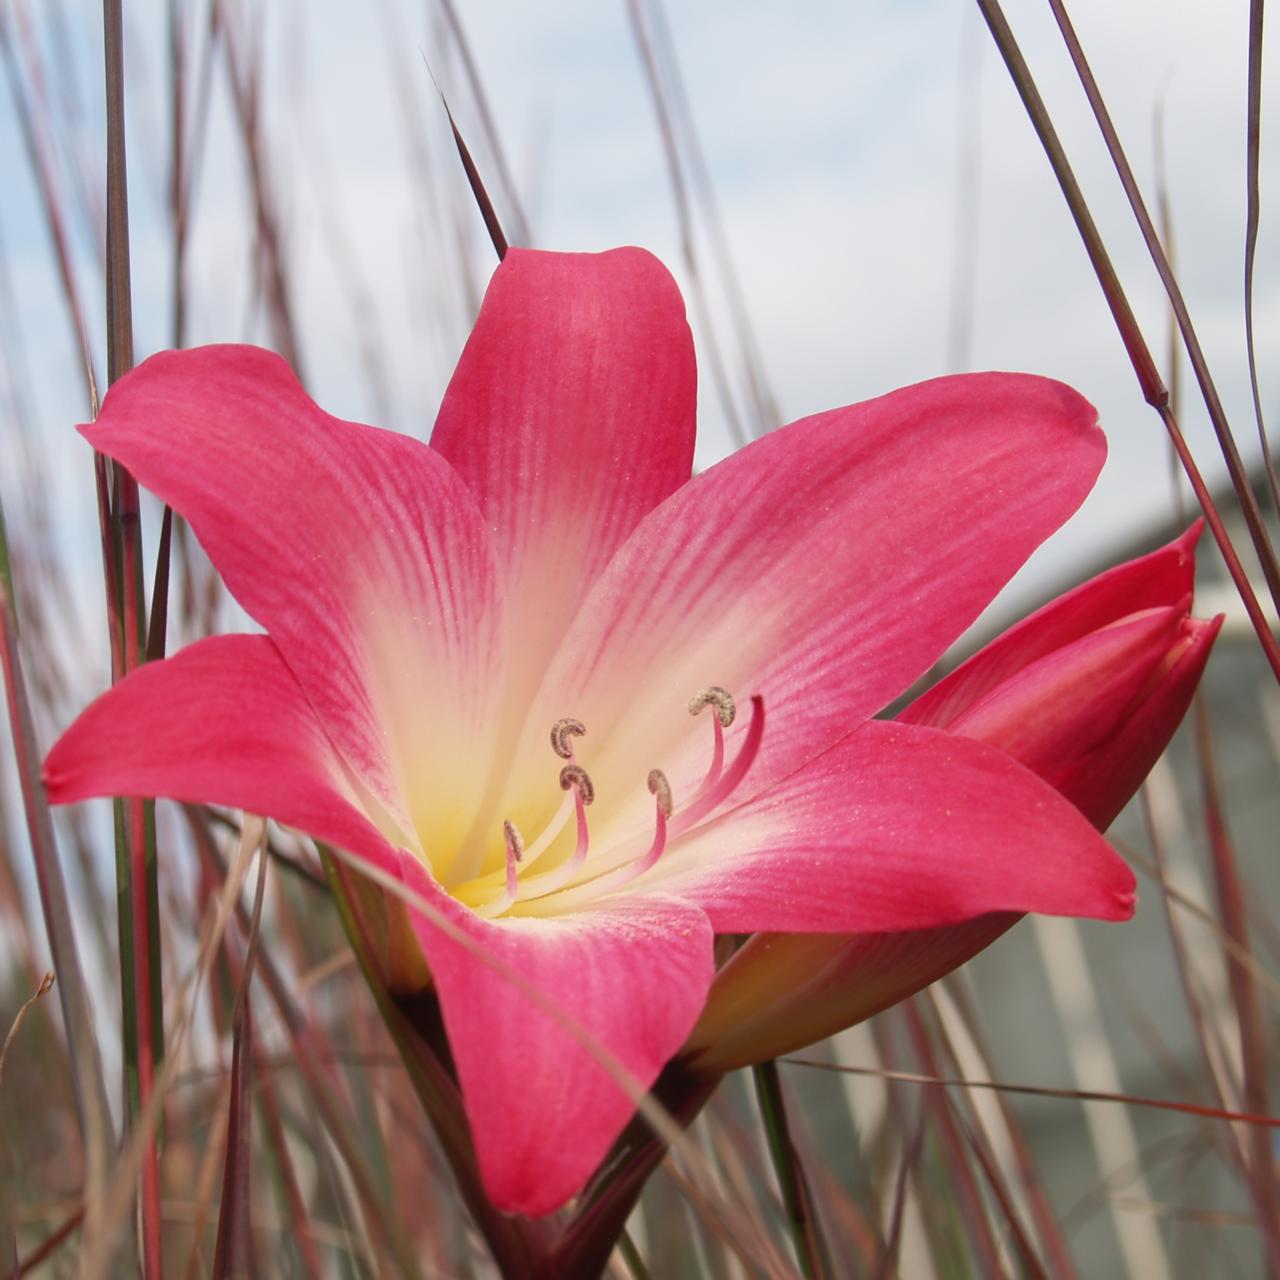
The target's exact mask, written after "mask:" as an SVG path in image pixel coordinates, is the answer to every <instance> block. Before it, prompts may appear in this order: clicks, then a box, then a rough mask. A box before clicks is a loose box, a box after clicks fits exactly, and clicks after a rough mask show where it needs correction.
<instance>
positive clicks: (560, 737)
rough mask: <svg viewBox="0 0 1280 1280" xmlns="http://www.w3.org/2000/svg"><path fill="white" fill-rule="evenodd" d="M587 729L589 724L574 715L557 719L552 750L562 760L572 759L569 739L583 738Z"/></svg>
mask: <svg viewBox="0 0 1280 1280" xmlns="http://www.w3.org/2000/svg"><path fill="white" fill-rule="evenodd" d="M586 731H587V726H586V725H584V724H583V723H582V721H581V720H575V719H573V717H572V716H565V718H564V719H563V720H557V721H556V722H555V724H553V725H552V726H551V750H552V751H554V752H555V753H556V755H558V756H559V757H560V759H561V760H572V759H573V745H572V744H571V743H570V742H569V739H570V738H581V737H582V735H583V734H584V733H586ZM566 789H567V788H566ZM587 803H588V804H590V803H591V802H590V801H589V800H588V801H587Z"/></svg>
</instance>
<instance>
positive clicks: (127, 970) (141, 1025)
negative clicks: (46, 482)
mask: <svg viewBox="0 0 1280 1280" xmlns="http://www.w3.org/2000/svg"><path fill="white" fill-rule="evenodd" d="M102 23H103V53H104V58H105V63H106V119H107V253H106V292H107V380H108V382H115V381H116V379H117V378H120V377H122V376H123V375H124V374H125V373H127V372H128V371H129V369H131V368H132V367H133V302H132V285H131V278H130V269H129V187H128V167H127V160H126V155H125V120H124V29H123V20H122V14H121V4H120V0H103V8H102ZM110 474H111V477H112V481H113V492H112V498H113V501H112V503H111V507H110V521H109V525H110V531H111V534H112V548H113V551H114V552H115V553H116V554H115V555H114V557H113V558H114V560H115V564H116V565H117V566H118V569H119V585H120V589H121V601H120V624H121V627H122V629H123V635H122V641H123V643H122V644H121V645H120V647H119V649H118V650H117V656H118V658H120V659H122V666H121V665H120V664H119V663H118V664H117V666H116V669H115V670H114V671H113V676H114V677H115V678H116V679H119V678H121V677H122V676H124V675H127V674H128V672H129V671H131V670H133V669H134V668H135V667H136V666H138V665H139V664H140V663H141V662H142V661H143V660H144V658H145V650H146V635H145V631H146V590H145V587H144V585H143V576H142V517H141V509H140V504H139V497H138V485H137V481H136V480H134V478H133V477H132V476H131V475H130V474H129V473H128V471H127V470H126V469H125V468H123V467H121V466H119V465H114V466H112V467H111V468H110ZM123 810H124V813H123V820H122V821H120V822H118V823H117V833H118V834H119V835H121V836H123V839H121V840H120V841H119V842H118V846H117V860H118V866H119V867H120V870H121V871H122V872H123V873H124V874H123V878H122V881H121V884H120V902H121V936H120V950H121V957H122V964H121V969H122V977H123V978H124V984H123V985H124V988H125V994H124V1007H125V1011H126V1017H125V1018H124V1023H125V1046H124V1052H125V1061H126V1064H127V1066H131V1067H132V1071H133V1073H134V1077H135V1081H136V1083H135V1086H134V1090H133V1093H134V1096H133V1097H132V1098H131V1100H130V1101H131V1105H132V1107H133V1108H136V1109H135V1110H134V1116H135V1118H136V1117H137V1116H138V1115H140V1114H141V1113H142V1112H143V1111H144V1110H145V1108H146V1106H147V1103H148V1100H149V1099H150V1097H151V1094H152V1091H153V1089H154V1084H155V1072H156V1069H157V1065H158V1063H159V1062H160V1060H161V1059H162V1058H163V1056H164V1026H163V1003H162V997H161V990H160V926H159V918H160V911H159V893H158V888H157V883H156V856H155V854H156V850H155V806H154V805H153V804H150V803H147V802H145V801H142V800H139V799H136V798H128V799H125V800H124V801H123ZM130 1033H132V1034H130ZM140 1184H141V1226H142V1263H143V1274H144V1275H145V1276H146V1277H147V1280H153V1278H155V1280H158V1277H160V1276H161V1275H162V1274H163V1263H162V1256H161V1243H160V1221H161V1219H160V1148H159V1140H158V1136H157V1134H156V1132H155V1130H152V1131H151V1133H150V1134H149V1135H148V1138H147V1142H146V1147H145V1150H144V1152H143V1159H142V1167H141V1176H140Z"/></svg>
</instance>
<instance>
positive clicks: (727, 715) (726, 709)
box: [689, 684, 738, 729]
mask: <svg viewBox="0 0 1280 1280" xmlns="http://www.w3.org/2000/svg"><path fill="white" fill-rule="evenodd" d="M707 706H711V707H715V709H716V719H717V720H719V721H720V723H721V725H723V727H724V728H726V729H727V728H728V727H729V726H730V725H731V724H732V723H733V718H734V716H736V715H737V714H738V708H737V706H736V705H735V704H734V701H733V694H731V693H730V692H729V690H728V689H722V688H721V687H720V686H719V685H718V684H713V685H709V686H708V687H707V688H705V689H702V690H700V691H699V692H697V693H695V694H694V695H693V697H692V698H690V699H689V714H690V715H691V716H696V715H697V714H698V713H699V712H700V711H701V710H702V708H703V707H707Z"/></svg>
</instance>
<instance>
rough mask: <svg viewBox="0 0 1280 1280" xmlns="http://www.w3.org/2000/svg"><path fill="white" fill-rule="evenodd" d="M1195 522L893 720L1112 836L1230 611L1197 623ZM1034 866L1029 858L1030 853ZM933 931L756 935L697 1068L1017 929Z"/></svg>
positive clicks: (1009, 637)
mask: <svg viewBox="0 0 1280 1280" xmlns="http://www.w3.org/2000/svg"><path fill="white" fill-rule="evenodd" d="M1199 536H1200V525H1199V524H1198V523H1197V524H1196V525H1195V526H1194V527H1193V528H1192V529H1190V530H1189V531H1188V532H1187V533H1185V534H1184V535H1183V536H1182V537H1180V538H1178V539H1177V540H1176V541H1174V542H1171V543H1170V544H1169V545H1168V546H1166V547H1161V548H1160V550H1158V551H1154V552H1152V553H1151V554H1150V555H1147V556H1143V557H1141V558H1140V559H1138V560H1131V561H1129V562H1128V563H1126V564H1122V565H1118V566H1116V567H1115V568H1114V569H1109V570H1107V572H1105V573H1102V574H1099V575H1098V576H1097V577H1096V578H1093V579H1091V580H1090V581H1088V582H1086V583H1084V584H1083V585H1082V586H1079V587H1077V588H1076V589H1075V590H1074V591H1069V592H1068V593H1067V594H1066V595H1064V596H1060V597H1059V598H1058V599H1057V600H1054V601H1053V602H1052V603H1050V604H1048V605H1046V606H1045V607H1044V608H1043V609H1040V610H1039V611H1037V612H1036V613H1034V614H1032V615H1031V617H1029V618H1027V619H1025V620H1024V621H1022V622H1020V623H1018V625H1017V626H1014V627H1012V628H1010V629H1009V630H1008V631H1006V632H1005V633H1004V634H1003V635H1001V636H1000V637H999V638H998V639H996V640H993V641H992V642H991V643H990V644H989V645H987V646H986V647H985V648H983V649H982V650H980V651H979V652H978V653H976V654H975V655H974V656H973V657H972V658H970V659H969V660H968V661H967V662H966V663H964V664H963V665H962V666H960V667H958V668H957V669H956V670H955V671H953V672H952V673H951V674H950V675H949V676H948V677H947V678H946V679H945V680H942V681H940V682H939V683H938V684H936V685H934V686H933V687H932V688H931V689H929V690H928V692H927V693H925V694H923V695H922V696H921V697H919V698H917V699H916V700H915V701H914V702H913V703H912V704H911V705H910V706H909V707H907V708H906V710H905V711H903V712H902V713H901V714H900V715H899V716H898V719H899V721H901V722H904V723H907V724H918V725H933V726H935V727H937V728H940V729H946V730H948V731H949V732H951V733H958V734H963V735H964V736H966V737H970V738H978V739H980V740H981V741H983V742H988V743H991V744H992V745H993V746H997V747H999V748H1001V750H1003V751H1007V752H1008V753H1009V754H1010V755H1011V756H1013V757H1014V758H1015V759H1016V760H1019V761H1021V763H1022V764H1024V765H1026V766H1027V767H1028V768H1030V769H1032V770H1034V772H1035V773H1037V774H1038V775H1039V776H1040V777H1042V778H1044V779H1045V780H1046V781H1047V782H1049V783H1051V784H1052V785H1053V786H1054V787H1055V788H1057V790H1059V791H1060V792H1061V793H1062V794H1063V795H1064V796H1066V797H1067V799H1069V800H1070V801H1071V802H1072V803H1073V804H1075V805H1076V806H1077V807H1078V808H1079V809H1080V811H1081V812H1082V813H1083V814H1084V815H1085V816H1086V817H1087V818H1089V820H1090V821H1091V822H1093V823H1094V824H1095V825H1096V826H1097V827H1098V829H1099V830H1105V829H1106V828H1107V827H1108V826H1110V825H1111V822H1112V820H1113V819H1114V818H1115V817H1116V815H1117V814H1118V813H1119V812H1120V810H1121V809H1122V808H1123V807H1124V805H1125V804H1126V803H1127V802H1128V800H1129V798H1130V797H1131V796H1132V795H1133V793H1134V792H1135V791H1136V790H1137V789H1138V786H1139V784H1140V783H1141V782H1142V780H1143V778H1145V777H1146V776H1147V774H1148V773H1149V772H1150V770H1151V766H1152V765H1153V764H1154V763H1155V762H1156V759H1157V757H1158V756H1159V755H1160V753H1161V752H1162V751H1163V750H1164V749H1165V747H1166V746H1167V745H1168V742H1169V739H1170V738H1171V737H1172V736H1173V731H1174V730H1175V729H1176V728H1177V727H1178V724H1179V723H1180V722H1181V720H1182V717H1183V715H1184V714H1185V712H1186V710H1187V707H1188V705H1189V704H1190V702H1191V695H1192V694H1193V693H1194V692H1195V689H1196V686H1197V685H1198V684H1199V682H1200V676H1201V674H1202V672H1203V671H1204V665H1205V663H1206V662H1207V661H1208V659H1209V651H1210V649H1211V648H1212V647H1213V641H1214V638H1215V637H1216V636H1217V634H1218V630H1219V628H1220V627H1221V625H1222V618H1221V616H1219V617H1217V618H1214V619H1212V620H1205V619H1201V618H1193V617H1192V616H1191V595H1192V590H1193V588H1194V585H1195V544H1196V540H1197V539H1198V538H1199ZM1026 856H1027V857H1029V858H1034V857H1035V856H1036V850H1034V849H1028V850H1027V855H1026ZM1019 918H1020V917H1019V915H1018V914H1016V913H1009V912H993V913H991V914H988V915H985V916H979V917H977V918H976V919H973V920H968V921H965V922H963V923H961V924H956V925H949V926H946V927H943V928H939V929H918V930H906V931H902V932H895V933H868V934H861V935H858V936H855V937H843V938H842V937H838V936H833V935H830V934H825V935H818V934H805V935H801V934H795V933H790V934H769V933H763V934H758V935H757V936H756V937H754V938H752V939H751V940H750V941H749V942H748V943H747V944H746V945H745V946H744V947H743V948H742V949H741V950H740V951H738V952H737V954H736V955H734V957H733V959H732V960H731V961H730V962H729V963H728V964H727V965H725V966H724V968H723V969H721V971H720V972H719V974H717V976H716V981H715V983H714V985H713V987H712V991H711V996H710V998H709V1000H708V1002H707V1006H706V1008H705V1009H704V1010H703V1014H702V1017H701V1019H699V1022H698V1026H697V1027H696V1028H695V1030H694V1033H693V1035H692V1036H691V1037H690V1043H689V1045H688V1046H686V1052H687V1054H688V1056H689V1057H690V1058H691V1059H692V1060H693V1062H694V1063H695V1064H696V1065H697V1066H699V1068H700V1069H702V1070H704V1071H717V1072H718V1071H727V1070H730V1069H731V1068H733V1067H740V1066H745V1065H747V1064H748V1063H751V1062H757V1061H761V1060H763V1059H765V1058H774V1057H777V1056H778V1055H780V1054H783V1053H789V1052H791V1051H792V1050H793V1049H798V1048H800V1047H801V1046H802V1045H806V1044H811V1043H813V1042H814V1041H815V1040H821V1039H824V1038H825V1037H827V1036H829V1035H832V1034H834V1033H835V1032H837V1031H841V1030H843V1029H844V1028H845V1027H849V1026H852V1025H853V1024H854V1023H856V1022H860V1021H862V1019H864V1018H869V1017H870V1016H871V1015H872V1014H874V1013H878V1012H879V1011H880V1010H881V1009H886V1008H888V1007H889V1006H890V1005H892V1004H896V1003H897V1002H898V1001H899V1000H903V999H905V998H906V997H907V996H909V995H911V994H913V993H914V992H916V991H918V990H920V988H921V987H924V986H926V985H928V984H929V983H930V982H933V981H935V980H936V979H937V978H940V977H942V976H943V975H944V974H946V973H949V972H950V971H951V970H952V969H954V968H955V967H956V966H957V965H960V964H963V963H964V962H965V961H966V960H968V959H969V958H970V957H972V956H974V955H976V954H977V953H978V952H979V951H981V950H982V949H983V948H984V947H986V946H988V945H989V944H990V943H991V942H993V941H994V940H995V939H996V938H997V937H999V936H1000V935H1001V934H1002V933H1004V932H1005V930H1006V929H1008V928H1010V927H1011V926H1012V925H1013V924H1015V923H1016V922H1017V920H1018V919H1019Z"/></svg>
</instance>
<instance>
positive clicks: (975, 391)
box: [521, 374, 1105, 827]
mask: <svg viewBox="0 0 1280 1280" xmlns="http://www.w3.org/2000/svg"><path fill="white" fill-rule="evenodd" d="M1095 418H1096V415H1095V413H1094V411H1093V409H1092V408H1091V407H1090V405H1089V404H1088V403H1087V402H1086V401H1084V400H1083V399H1081V397H1080V396H1078V395H1077V394H1076V393H1075V392H1074V391H1071V390H1070V389H1069V388H1067V387H1065V386H1063V385H1062V384H1060V383H1057V382H1052V381H1049V380H1047V379H1044V378H1037V377H1030V376H1022V375H1014V374H982V375H973V376H968V377H952V378H942V379H938V380H937V381H934V382H928V383H923V384H921V385H919V386H915V387H909V388H906V389H905V390H901V391H896V392H893V393H892V394H890V395H887V396H884V397H882V398H880V399H878V400H872V401H869V402H867V403H866V404H861V405H855V406H853V407H851V408H847V409H837V410H834V411H832V412H829V413H824V414H819V415H818V416H816V417H814V418H809V419H806V420H804V421H802V422H798V423H795V424H794V425H792V426H790V427H786V428H783V429H782V430H779V431H776V432H774V433H773V434H771V435H769V436H766V437H765V438H764V439H762V440H759V441H757V442H756V443H754V444H752V445H750V446H749V447H748V448H746V449H743V450H741V451H740V452H739V453H737V454H735V455H733V456H732V457H730V458H728V459H726V460H725V461H724V462H722V463H720V464H719V465H717V466H715V467H713V468H711V469H710V470H708V471H706V472H704V473H702V474H701V475H699V476H697V477H696V478H695V479H694V480H692V481H691V482H690V483H689V484H688V485H686V486H685V487H684V488H683V489H681V490H680V491H679V492H678V493H676V494H675V495H674V496H673V497H671V498H670V499H668V500H667V502H665V503H664V504H663V505H662V506H661V507H659V508H658V509H657V510H656V511H654V512H653V513H652V514H651V515H650V516H649V517H648V518H647V519H646V520H645V521H644V522H643V523H642V524H641V525H640V527H639V528H638V529H637V530H636V532H635V533H634V534H633V535H632V537H631V538H630V539H629V540H628V541H627V542H626V543H625V544H624V545H623V547H622V548H621V549H620V550H619V552H618V554H617V555H616V556H615V558H614V560H613V562H612V563H611V564H610V565H609V567H608V569H607V570H606V572H605V573H604V575H603V576H602V577H601V578H600V579H599V580H598V581H597V583H596V584H595V586H594V588H593V589H592V592H591V594H590V596H589V597H588V599H587V601H586V602H585V604H584V605H583V608H582V610H581V612H580V613H579V615H578V617H577V619H576V620H575V622H574V624H573V626H572V628H571V629H570V631H569V633H568V635H567V636H566V638H565V641H564V643H563V644H562V646H561V648H560V650H559V652H558V653H557V655H556V659H555V663H554V665H553V667H552V669H551V671H550V672H549V674H548V677H547V679H546V681H545V683H544V685H543V688H542V691H541V693H540V694H539V697H538V699H537V700H536V701H535V702H534V704H533V712H532V714H531V716H530V718H529V721H528V723H527V724H526V729H525V737H524V744H525V745H524V748H523V751H522V753H521V754H522V756H523V757H525V758H531V759H534V760H536V761H538V762H539V764H541V763H542V756H543V755H545V754H546V752H545V748H543V747H542V746H541V744H542V742H543V740H544V736H545V733H546V729H547V727H548V726H549V725H550V724H551V723H553V722H554V721H555V720H556V719H557V718H559V717H561V716H576V717H577V718H579V719H580V720H582V721H583V722H584V723H585V724H586V726H587V736H586V738H585V739H584V740H583V741H582V745H581V750H580V753H579V754H580V758H581V761H582V763H583V764H584V766H585V767H586V768H587V769H588V770H589V772H590V773H591V776H592V778H593V780H594V781H595V784H596V793H597V795H598V796H604V795H609V796H611V797H612V799H611V804H613V805H614V806H615V811H617V802H618V797H630V799H628V801H627V803H626V805H625V808H626V814H625V816H624V818H623V819H620V825H627V824H630V825H631V826H641V827H642V826H644V825H645V824H647V823H649V822H651V820H652V819H651V810H652V802H651V799H650V798H649V796H648V795H647V793H646V791H645V787H644V779H645V775H646V771H647V770H648V769H649V768H653V767H658V768H661V769H663V770H665V771H666V772H667V775H668V777H669V778H670V780H671V782H672V785H673V788H674V790H675V793H676V795H675V799H676V808H677V811H678V810H679V807H680V804H681V803H682V799H683V798H684V797H686V796H687V795H688V792H689V789H690V787H691V786H692V785H694V782H695V780H696V777H697V776H698V774H699V773H700V772H701V771H702V770H703V769H705V767H706V763H707V757H708V753H709V749H710V745H709V744H710V736H709V735H710V731H709V729H708V728H707V727H706V725H705V722H703V721H700V722H698V723H697V724H694V725H691V722H690V720H689V718H688V716H687V715H686V713H685V704H686V702H687V700H688V698H689V697H690V696H691V695H692V694H694V693H695V692H697V691H698V690H699V689H701V688H703V687H705V686H708V685H713V684H714V685H722V686H724V687H726V688H728V689H729V690H730V691H731V692H732V693H734V694H735V695H736V696H737V698H738V700H739V703H740V705H743V706H745V703H746V697H747V695H750V694H757V693H758V694H762V695H763V697H764V703H765V707H766V709H767V711H768V717H769V725H768V728H767V730H766V732H765V736H764V742H763V746H762V749H761V753H760V756H759V758H758V759H757V760H756V762H755V763H754V764H753V765H752V768H751V771H750V773H749V775H748V778H747V782H746V784H745V786H746V788H747V789H748V791H749V792H754V791H759V790H762V789H765V788H767V787H768V786H769V785H770V783H771V782H772V781H773V780H775V779H777V778H779V777H782V776H784V775H786V774H788V773H790V772H792V771H793V770H794V769H795V768H796V767H797V766H798V765H800V764H801V763H802V762H803V761H804V760H806V759H808V758H811V757H812V756H814V755H816V754H818V753H819V752H820V751H822V750H824V749H825V748H826V747H828V746H829V745H831V743H833V742H835V741H836V740H837V739H839V738H841V737H842V736H844V735H845V734H847V733H848V732H849V731H850V730H851V729H853V728H854V727H856V725H857V724H858V723H859V722H860V721H861V720H863V719H864V718H866V717H867V716H869V715H871V714H872V713H874V712H876V711H878V710H879V709H880V708H882V707H883V706H885V705H886V704H887V703H888V702H889V701H891V700H892V699H893V698H894V697H896V696H897V695H898V694H900V693H901V692H902V691H903V689H905V688H906V687H907V686H908V685H909V684H910V683H911V682H912V681H913V680H914V679H916V678H917V677H918V676H919V675H920V674H922V673H923V672H924V671H925V670H927V668H928V667H929V666H930V665H931V664H932V663H933V662H934V661H935V660H936V659H937V657H938V656H939V655H940V654H941V653H942V651H943V650H944V649H945V648H946V647H947V646H948V645H949V644H950V643H951V642H952V641H953V640H954V639H955V638H956V637H957V636H958V635H959V634H960V633H961V632H962V631H963V630H964V629H965V628H966V627H967V626H968V625H969V624H970V622H972V621H973V619H974V618H975V617H976V616H977V614H978V613H979V612H980V611H981V609H982V608H983V607H984V606H985V605H986V604H987V603H988V601H989V600H990V599H991V598H992V596H993V595H994V594H995V593H996V591H998V590H999V588H1000V587H1001V586H1002V585H1003V584H1004V583H1005V581H1006V580H1007V579H1008V578H1009V576H1010V575H1011V574H1012V573H1013V572H1014V571H1015V570H1016V569H1017V568H1018V567H1019V566H1020V565H1021V564H1022V563H1023V561H1024V560H1025V559H1026V557H1027V556H1028V555H1029V554H1030V553H1031V551H1032V550H1033V549H1034V548H1035V547H1036V546H1037V545H1038V544H1039V543H1040V542H1041V541H1042V540H1043V539H1044V538H1045V537H1046V536H1047V535H1048V534H1049V533H1051V532H1052V531H1053V530H1054V529H1055V528H1057V527H1058V525H1059V524H1061V523H1062V521H1063V520H1064V519H1065V518H1066V517H1067V516H1068V515H1069V514H1070V513H1071V512H1072V511H1074V510H1075V508H1076V506H1077V505H1078V504H1079V502H1080V501H1081V499H1082V498H1083V496H1084V495H1085V493H1087V492H1088V490H1089V488H1090V486H1091V485H1092V483H1093V481H1094V478H1095V477H1096V475H1097V472H1098V469H1099V467H1100V466H1101V464H1102V460H1103V456H1104V453H1105V443H1104V440H1103V437H1102V434H1101V432H1100V431H1099V430H1098V429H1097V426H1096V423H1095ZM747 719H748V717H747V716H746V715H743V716H742V717H740V722H745V721H746V720H747ZM744 732H745V729H744V728H743V727H740V725H735V726H734V729H733V730H732V735H734V736H740V735H741V734H742V733H744ZM732 749H733V743H732V742H731V744H730V750H732Z"/></svg>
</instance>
